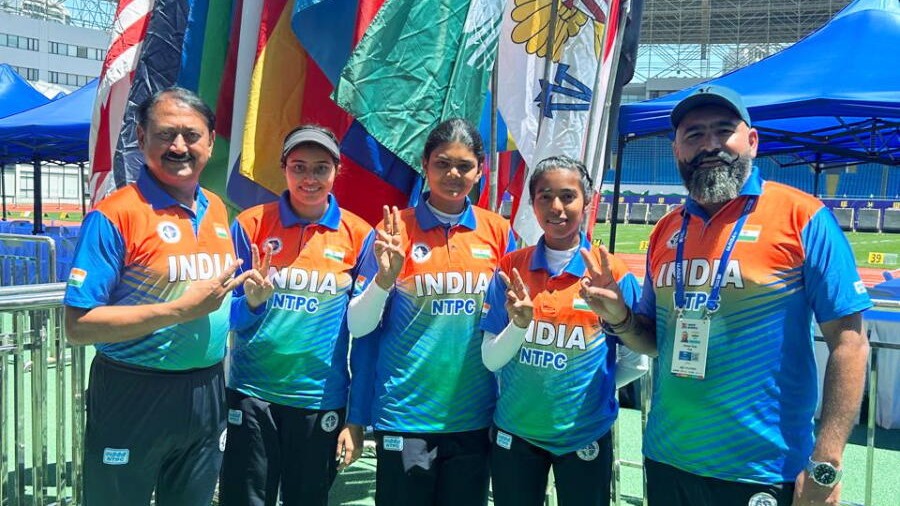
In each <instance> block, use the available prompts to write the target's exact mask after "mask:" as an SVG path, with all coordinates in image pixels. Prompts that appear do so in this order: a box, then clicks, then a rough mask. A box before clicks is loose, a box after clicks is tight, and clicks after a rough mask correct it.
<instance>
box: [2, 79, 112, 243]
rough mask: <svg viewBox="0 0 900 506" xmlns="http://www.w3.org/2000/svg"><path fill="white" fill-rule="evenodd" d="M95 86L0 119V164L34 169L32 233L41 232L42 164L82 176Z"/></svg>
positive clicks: (93, 84)
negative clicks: (64, 166) (78, 170)
mask: <svg viewBox="0 0 900 506" xmlns="http://www.w3.org/2000/svg"><path fill="white" fill-rule="evenodd" d="M97 83H98V81H97V80H96V79H95V80H93V81H91V82H89V83H88V84H86V85H84V86H83V87H81V88H79V89H78V90H75V91H74V92H72V93H70V94H69V95H66V96H65V97H62V98H60V99H58V100H54V101H52V102H48V103H46V104H44V105H42V106H39V107H35V108H33V109H29V110H27V111H23V112H20V113H18V114H14V115H12V116H8V117H6V118H2V119H0V164H4V163H31V164H33V165H34V199H35V200H34V220H35V222H34V232H35V233H39V232H41V231H42V230H43V224H42V222H41V219H42V209H41V163H43V162H50V163H76V164H79V165H80V166H81V167H82V172H84V162H86V161H88V138H89V137H90V131H91V114H92V110H93V106H94V97H96V95H97ZM83 176H84V175H83V174H82V178H83Z"/></svg>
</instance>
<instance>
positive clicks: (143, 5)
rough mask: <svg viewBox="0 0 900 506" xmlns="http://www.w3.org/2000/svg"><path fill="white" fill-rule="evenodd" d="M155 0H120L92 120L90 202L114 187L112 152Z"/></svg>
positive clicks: (97, 200)
mask: <svg viewBox="0 0 900 506" xmlns="http://www.w3.org/2000/svg"><path fill="white" fill-rule="evenodd" d="M153 2H154V0H120V1H119V5H118V7H117V8H116V17H115V20H114V21H113V30H112V40H111V42H110V45H109V51H108V52H107V53H106V60H105V61H104V62H103V69H102V70H101V71H100V83H99V85H98V87H97V99H96V100H95V101H94V112H93V117H92V119H91V137H90V158H91V179H90V194H91V205H96V204H97V202H99V201H100V200H102V199H103V198H104V197H106V196H107V195H109V194H110V193H111V192H112V191H114V190H115V189H116V183H115V178H114V177H113V172H112V168H113V155H114V153H115V150H116V144H117V142H118V138H119V132H120V131H121V129H122V119H123V117H124V115H125V108H126V106H127V103H128V94H129V92H130V90H131V84H132V80H133V78H134V71H135V69H136V68H137V64H138V60H139V58H138V57H139V55H140V53H141V44H142V43H143V41H144V37H145V36H146V33H147V25H148V23H149V21H150V15H151V13H152V11H153Z"/></svg>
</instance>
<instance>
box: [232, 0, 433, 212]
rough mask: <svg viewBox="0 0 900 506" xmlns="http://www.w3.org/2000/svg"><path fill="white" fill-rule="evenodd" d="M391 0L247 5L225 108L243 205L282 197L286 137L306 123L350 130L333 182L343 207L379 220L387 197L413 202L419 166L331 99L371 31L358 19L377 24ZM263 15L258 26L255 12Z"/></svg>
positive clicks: (236, 192)
mask: <svg viewBox="0 0 900 506" xmlns="http://www.w3.org/2000/svg"><path fill="white" fill-rule="evenodd" d="M381 1H382V0H364V1H362V2H357V0H297V1H295V2H285V1H284V0H281V1H273V2H265V5H262V3H261V2H254V3H253V4H254V5H250V4H249V3H244V4H243V12H242V16H243V19H242V21H241V25H242V27H243V28H242V29H241V30H240V32H239V33H235V34H234V35H233V36H232V47H231V48H229V60H228V64H227V70H226V74H228V75H235V76H236V77H235V79H234V82H233V83H231V84H229V85H227V86H226V87H225V88H226V89H225V90H223V92H222V94H221V95H220V101H219V109H220V110H221V113H218V115H219V116H220V117H222V118H224V117H225V116H226V115H228V117H229V118H230V122H229V125H227V126H225V125H223V126H222V128H223V129H224V130H223V131H224V132H225V133H226V134H227V139H228V141H229V143H230V147H231V149H230V154H229V160H228V162H227V166H228V168H229V169H228V172H229V174H228V183H227V188H228V191H227V193H228V196H229V199H231V200H232V201H234V202H235V203H236V204H237V205H238V206H239V207H248V206H251V205H254V204H257V203H259V202H263V201H267V200H271V199H274V198H275V197H276V195H277V194H279V193H280V192H281V191H283V190H284V176H283V174H282V172H281V167H280V153H281V142H282V139H283V138H284V135H285V134H286V133H287V132H288V131H290V130H291V129H293V128H294V127H295V126H297V125H298V124H301V123H315V124H319V125H322V126H325V127H328V128H330V129H331V130H333V131H334V132H335V133H336V134H337V135H338V137H342V138H343V143H342V151H343V154H344V156H342V166H343V169H342V172H341V173H340V174H339V175H338V177H337V179H336V180H335V186H334V190H333V191H334V193H335V195H336V196H337V198H338V201H339V202H340V204H341V206H342V207H344V208H346V209H349V210H350V211H353V212H355V213H356V214H359V215H360V216H362V217H363V218H365V219H367V220H369V221H370V222H372V223H375V222H377V221H378V220H380V219H381V217H382V211H381V206H382V205H384V204H388V205H397V206H400V207H404V206H406V205H407V203H408V201H409V198H410V195H411V193H413V190H414V188H415V187H416V186H417V184H418V179H419V177H418V175H417V174H416V172H415V171H413V170H412V169H411V168H409V167H406V166H405V165H402V164H399V165H398V164H397V163H394V161H395V157H394V158H392V157H393V155H392V154H390V153H389V152H387V151H386V150H384V149H383V148H382V147H381V146H380V145H378V144H377V143H376V142H374V139H371V137H369V136H368V135H367V134H366V133H365V132H364V131H362V132H360V131H357V130H354V127H353V118H352V117H351V116H350V115H349V114H347V112H346V111H344V110H343V109H341V108H340V107H338V106H337V105H336V104H335V103H334V102H333V100H331V98H330V93H331V91H332V89H333V85H332V79H333V80H336V79H337V78H338V75H339V74H340V71H341V69H342V68H343V65H344V63H345V62H346V61H347V58H348V57H349V52H350V48H351V47H352V45H353V44H355V43H356V41H357V40H358V36H357V33H362V31H363V30H361V29H360V27H359V26H357V25H359V24H360V23H365V24H366V25H367V24H368V23H369V21H370V19H371V15H367V13H368V12H373V13H374V11H376V10H377V7H378V6H380V4H381ZM253 19H255V20H257V21H256V24H255V25H254V23H253V22H252V21H248V20H253ZM348 20H349V21H348ZM341 48H343V49H341ZM341 51H344V54H343V56H341V54H340V52H341ZM316 58H320V59H321V64H320V62H319V61H317V59H316ZM401 165H402V166H401ZM360 188H366V192H365V193H363V192H360V191H359V189H360Z"/></svg>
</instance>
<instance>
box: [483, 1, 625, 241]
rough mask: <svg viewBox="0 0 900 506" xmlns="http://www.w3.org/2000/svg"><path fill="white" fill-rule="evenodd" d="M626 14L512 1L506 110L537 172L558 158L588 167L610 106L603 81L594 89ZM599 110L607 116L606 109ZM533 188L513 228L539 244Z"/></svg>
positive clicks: (504, 40)
mask: <svg viewBox="0 0 900 506" xmlns="http://www.w3.org/2000/svg"><path fill="white" fill-rule="evenodd" d="M618 8H619V2H618V1H617V0H613V1H612V5H610V4H609V3H608V2H607V1H606V0H575V1H564V0H556V1H552V0H551V1H547V0H509V2H507V6H506V9H505V11H504V13H503V21H502V28H501V32H500V49H499V56H498V58H499V62H498V72H499V78H500V79H499V81H500V83H502V84H501V87H500V90H499V92H498V96H499V109H500V112H501V114H502V115H503V117H504V119H505V120H506V124H507V126H508V128H509V132H510V136H511V137H512V138H513V139H514V140H515V142H516V145H517V147H518V149H519V151H520V152H521V154H522V158H523V159H524V161H525V163H526V165H527V166H528V167H529V168H530V167H534V165H535V164H536V163H537V162H538V161H540V160H542V159H544V158H546V157H548V156H553V155H567V156H570V157H572V158H576V159H581V160H584V158H585V154H586V141H587V139H586V133H587V129H588V123H589V121H590V114H591V102H592V101H593V100H595V98H596V99H599V100H603V98H604V93H605V92H604V90H605V86H606V85H605V84H604V83H603V82H602V81H601V82H600V83H599V86H598V87H597V89H594V88H595V86H596V85H597V72H598V70H599V68H600V64H601V61H603V63H604V64H607V65H610V64H612V61H611V60H612V59H611V55H612V54H613V52H612V51H611V49H612V44H611V43H610V41H614V40H615V29H616V24H615V20H616V19H617V15H618ZM608 20H609V22H607V21H608ZM551 33H552V35H551ZM551 37H552V41H551V40H550V39H551ZM604 38H605V39H606V41H607V42H606V43H605V44H604ZM551 42H552V44H551ZM602 49H603V50H604V51H603V53H602V54H601V50H602ZM601 105H602V104H601ZM594 110H595V114H602V113H603V107H595V109H594ZM594 121H597V118H595V119H594ZM527 181H528V175H527V174H526V175H525V177H524V184H523V190H522V193H521V195H517V196H516V200H517V202H518V203H520V204H521V205H517V206H516V208H517V212H516V214H515V216H514V219H513V227H514V228H515V230H516V232H517V233H518V234H519V235H520V236H521V237H522V239H523V240H524V241H525V242H526V243H527V244H534V243H535V242H537V239H538V238H539V237H540V234H541V229H540V227H538V225H537V223H536V221H535V219H534V213H533V212H532V211H531V206H530V205H529V202H530V195H529V192H528V184H527Z"/></svg>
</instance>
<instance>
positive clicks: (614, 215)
mask: <svg viewBox="0 0 900 506" xmlns="http://www.w3.org/2000/svg"><path fill="white" fill-rule="evenodd" d="M625 143H626V139H625V136H624V135H619V156H617V157H616V179H615V182H614V183H613V197H612V198H613V200H612V207H611V210H610V212H609V215H610V218H609V219H610V227H609V252H610V253H615V252H616V228H617V225H618V224H619V220H618V217H619V194H620V193H621V190H622V160H623V159H625Z"/></svg>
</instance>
